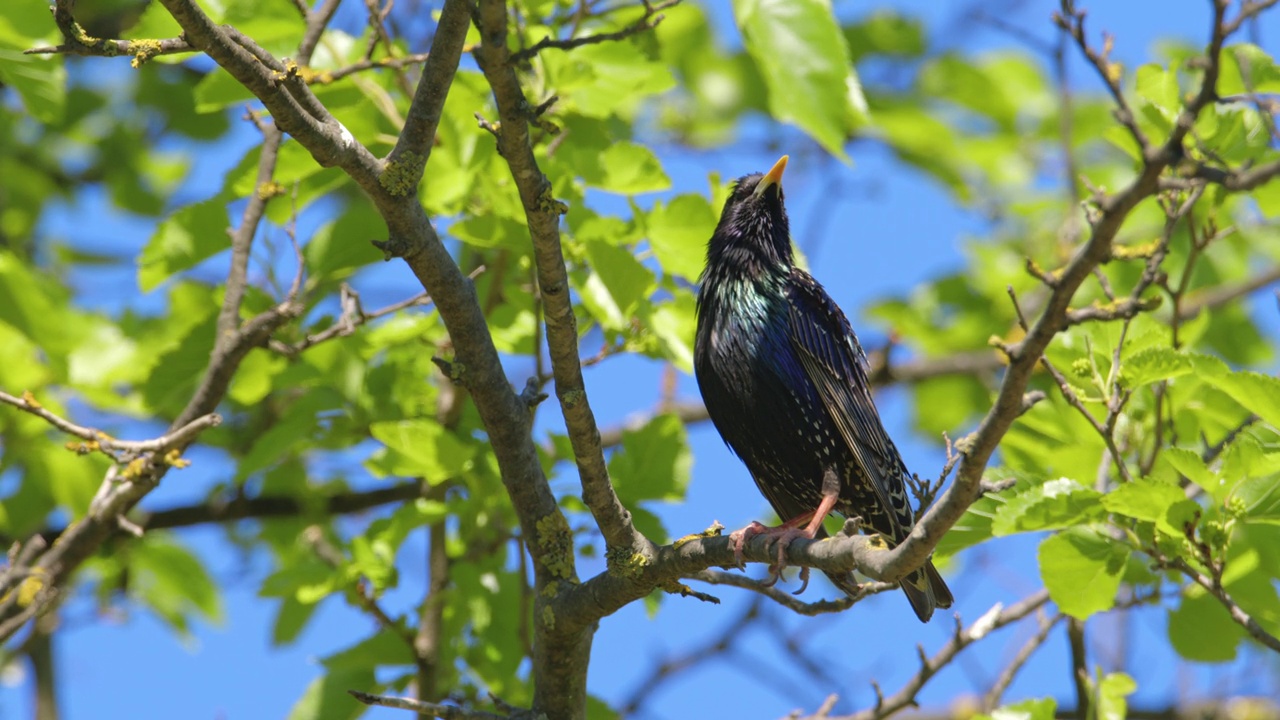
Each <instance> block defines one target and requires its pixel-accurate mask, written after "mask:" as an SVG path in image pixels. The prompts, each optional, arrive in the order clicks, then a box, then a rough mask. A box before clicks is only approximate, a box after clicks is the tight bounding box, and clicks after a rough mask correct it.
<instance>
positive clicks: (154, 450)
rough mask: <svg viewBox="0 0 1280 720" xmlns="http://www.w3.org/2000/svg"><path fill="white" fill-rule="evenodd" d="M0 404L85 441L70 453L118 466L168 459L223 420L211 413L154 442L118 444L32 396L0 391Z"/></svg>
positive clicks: (120, 441)
mask: <svg viewBox="0 0 1280 720" xmlns="http://www.w3.org/2000/svg"><path fill="white" fill-rule="evenodd" d="M0 402H3V403H7V404H9V405H12V406H14V407H16V408H18V409H19V410H24V411H26V412H28V413H31V414H32V415H35V416H36V417H38V418H41V419H42V420H44V421H46V422H48V423H49V424H50V425H52V426H54V427H55V428H57V429H59V430H61V431H62V432H64V433H67V434H68V435H74V436H75V437H78V438H80V439H81V440H84V441H85V442H84V443H82V444H80V445H77V446H72V447H69V448H68V449H71V450H75V451H76V452H82V453H86V452H94V451H97V452H101V453H103V454H105V455H107V456H108V457H110V458H111V459H112V460H115V461H117V462H128V461H130V460H133V459H134V458H137V457H138V456H140V455H144V454H149V453H150V454H160V455H164V454H167V452H168V451H169V450H172V449H175V448H182V447H186V446H187V445H189V444H191V442H192V441H193V440H195V438H196V436H197V435H199V434H200V433H202V432H204V431H205V430H207V429H209V428H211V427H216V426H217V425H218V424H219V423H221V422H222V418H221V417H220V416H219V415H216V414H213V413H209V414H207V415H202V416H200V417H197V418H195V419H193V420H191V421H190V422H188V423H187V424H185V425H183V426H182V427H179V428H177V429H176V430H171V431H170V432H168V433H165V434H164V435H161V436H160V437H158V438H153V439H151V440H117V439H116V438H113V437H111V436H110V435H107V434H106V433H104V432H102V431H101V430H94V429H93V428H88V427H84V426H82V425H77V424H75V423H73V422H71V421H70V420H66V419H64V418H62V417H59V416H58V415H55V414H53V413H51V412H49V411H48V410H47V409H45V407H44V406H43V405H41V404H40V403H39V402H37V401H36V399H35V396H34V395H32V394H31V393H29V392H28V393H23V395H22V397H20V398H18V397H14V396H13V395H10V394H9V393H6V392H4V391H3V390H0Z"/></svg>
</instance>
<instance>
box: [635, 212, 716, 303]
mask: <svg viewBox="0 0 1280 720" xmlns="http://www.w3.org/2000/svg"><path fill="white" fill-rule="evenodd" d="M645 224H646V227H647V229H648V236H649V247H651V248H653V254H654V255H655V256H657V258H658V262H659V263H661V264H662V269H663V270H664V271H666V272H667V273H669V274H672V275H676V276H678V277H681V278H684V279H685V280H688V281H689V282H697V281H698V276H699V275H701V274H702V268H703V266H704V265H706V254H707V240H708V239H710V238H711V233H713V232H715V229H716V214H715V211H714V210H712V208H711V204H710V203H708V202H707V199H706V198H704V197H702V196H701V195H679V196H677V197H675V198H673V199H672V200H671V202H669V203H666V204H665V205H664V204H662V203H659V204H657V205H656V206H655V207H654V208H653V210H652V211H651V212H650V213H649V215H648V217H647V218H646V219H645Z"/></svg>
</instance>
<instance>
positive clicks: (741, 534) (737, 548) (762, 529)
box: [729, 520, 773, 570]
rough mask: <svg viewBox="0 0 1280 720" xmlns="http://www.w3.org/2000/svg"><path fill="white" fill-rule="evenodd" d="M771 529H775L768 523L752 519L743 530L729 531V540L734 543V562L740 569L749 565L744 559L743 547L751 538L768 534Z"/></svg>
mask: <svg viewBox="0 0 1280 720" xmlns="http://www.w3.org/2000/svg"><path fill="white" fill-rule="evenodd" d="M771 530H773V528H770V527H768V526H767V525H761V524H760V523H758V522H756V521H755V520H752V521H751V523H750V524H749V525H747V526H746V527H744V528H742V529H741V530H734V531H733V532H731V533H729V542H730V543H731V544H732V545H733V564H734V565H736V566H737V568H738V569H739V570H741V569H743V568H745V567H746V566H747V562H746V561H745V560H743V559H742V548H743V547H745V546H746V544H747V543H748V542H749V541H750V540H751V538H753V537H755V536H757V535H766V534H768V533H769V532H770V531H771Z"/></svg>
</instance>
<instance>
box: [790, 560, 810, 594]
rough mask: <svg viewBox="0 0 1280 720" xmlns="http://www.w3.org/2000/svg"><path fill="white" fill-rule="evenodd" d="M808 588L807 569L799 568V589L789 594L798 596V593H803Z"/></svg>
mask: <svg viewBox="0 0 1280 720" xmlns="http://www.w3.org/2000/svg"><path fill="white" fill-rule="evenodd" d="M808 588H809V568H807V567H802V568H800V589H799V590H797V591H795V592H793V593H791V594H792V595H799V594H800V593H802V592H804V591H805V590H807V589H808Z"/></svg>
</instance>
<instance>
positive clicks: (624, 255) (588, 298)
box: [578, 241, 655, 330]
mask: <svg viewBox="0 0 1280 720" xmlns="http://www.w3.org/2000/svg"><path fill="white" fill-rule="evenodd" d="M583 245H584V246H585V248H586V251H587V258H588V259H589V260H590V262H591V273H590V274H589V275H588V276H587V278H586V281H585V282H583V283H582V286H581V287H579V288H578V291H579V293H580V295H581V297H582V303H583V305H585V306H586V307H587V309H588V310H589V311H590V312H591V314H592V316H593V317H595V319H596V320H597V321H598V322H599V323H600V324H601V325H602V326H603V327H605V328H607V329H610V330H623V329H625V328H626V327H627V326H628V325H630V324H631V316H632V314H633V313H634V311H635V309H636V306H637V305H639V304H640V302H641V301H643V300H644V299H645V298H647V297H648V296H649V293H650V292H651V291H652V290H653V286H654V283H655V281H654V277H653V271H651V270H649V268H647V267H645V266H644V265H641V264H640V261H639V260H636V259H635V257H634V256H633V255H632V254H631V251H629V250H628V249H627V248H622V247H617V246H616V245H611V244H609V243H606V242H600V241H589V242H586V243H583Z"/></svg>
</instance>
